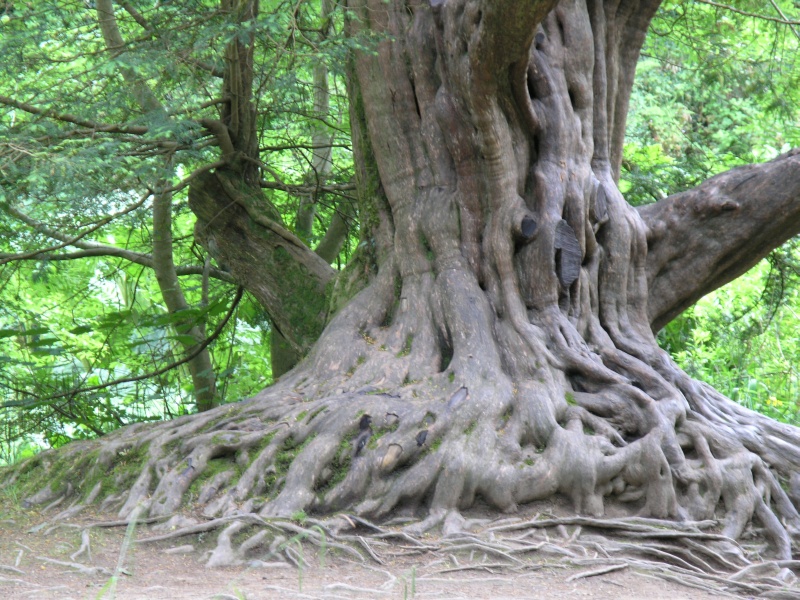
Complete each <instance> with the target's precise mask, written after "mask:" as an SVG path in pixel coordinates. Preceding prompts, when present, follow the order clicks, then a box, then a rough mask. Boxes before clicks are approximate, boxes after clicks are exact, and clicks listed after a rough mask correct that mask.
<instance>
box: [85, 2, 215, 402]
mask: <svg viewBox="0 0 800 600" xmlns="http://www.w3.org/2000/svg"><path fill="white" fill-rule="evenodd" d="M96 6H97V18H98V22H99V24H100V30H101V31H102V34H103V39H104V40H105V44H106V48H107V50H108V51H109V52H110V53H111V54H113V55H116V54H118V53H121V52H124V49H125V42H124V40H123V38H122V35H121V33H120V31H119V28H118V26H117V21H116V17H115V16H114V6H113V3H112V1H111V0H98V1H97V4H96ZM120 71H121V74H122V76H123V78H124V79H125V81H126V83H127V84H128V87H129V89H130V90H131V92H132V93H133V96H134V98H135V99H136V102H137V104H138V105H139V107H140V108H141V110H142V111H143V112H145V113H152V112H156V113H159V114H162V115H163V118H164V119H166V118H167V115H166V111H165V110H164V107H163V106H162V105H161V103H160V102H159V101H158V99H157V98H156V97H155V95H154V94H153V92H152V90H151V89H150V87H149V86H148V85H147V82H146V81H144V80H142V79H141V78H140V77H139V76H138V75H137V74H136V73H135V71H133V70H132V69H130V68H127V67H121V69H120ZM169 162H170V161H169V160H168V161H167V163H168V164H169ZM166 170H167V171H170V168H169V167H167V169H166ZM159 187H161V188H166V187H168V183H167V182H166V180H163V179H162V180H161V181H160V182H159ZM153 272H154V273H155V276H156V281H157V282H158V287H159V290H160V291H161V296H162V298H163V299H164V304H166V306H167V310H168V311H169V313H170V314H172V315H179V314H180V313H181V312H182V311H186V310H188V309H189V304H188V303H187V302H186V297H185V296H184V294H183V290H182V289H181V284H180V280H179V279H178V274H177V271H176V269H175V260H174V257H173V248H172V194H170V193H168V192H161V191H157V192H156V193H155V195H154V200H153ZM174 327H175V331H176V332H177V334H178V337H179V343H180V345H181V347H182V348H183V349H184V351H186V352H187V353H188V352H192V351H193V350H194V348H195V347H196V345H197V344H200V343H202V342H203V340H204V339H205V331H204V330H203V327H202V326H201V325H197V324H196V323H195V320H194V319H180V320H179V321H177V322H176V323H175V324H174ZM187 336H188V338H190V339H187ZM190 340H191V341H190ZM188 366H189V373H190V374H191V377H192V385H193V387H194V392H193V393H194V397H195V402H196V404H197V410H198V411H206V410H209V409H211V408H213V407H214V406H216V405H217V404H218V401H217V390H216V374H215V372H214V367H213V365H212V364H211V355H210V353H209V351H208V350H207V349H204V350H203V351H202V352H200V353H199V354H198V355H197V356H195V357H194V358H192V359H191V360H190V361H189V363H188Z"/></svg>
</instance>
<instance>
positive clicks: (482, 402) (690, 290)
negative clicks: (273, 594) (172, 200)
mask: <svg viewBox="0 0 800 600" xmlns="http://www.w3.org/2000/svg"><path fill="white" fill-rule="evenodd" d="M658 5H659V1H657V0H606V1H600V0H587V1H585V2H583V1H579V0H562V1H560V2H556V1H554V0H542V1H534V2H520V1H518V0H490V1H486V2H480V1H478V0H431V1H430V2H403V1H401V0H391V1H389V2H386V1H384V0H351V1H350V2H349V3H348V9H347V19H348V27H349V29H350V35H353V36H358V35H360V34H361V33H364V32H370V33H371V34H376V35H377V36H378V38H379V39H380V40H381V41H380V42H379V43H378V46H377V48H376V52H366V51H365V52H361V53H356V54H355V55H354V57H353V60H352V64H351V65H350V68H351V81H350V83H351V89H350V93H351V100H352V113H351V127H352V131H353V138H354V139H353V144H354V151H355V155H356V159H357V167H358V177H359V181H358V183H359V193H360V198H361V207H360V211H361V219H362V223H363V228H364V235H363V240H362V243H361V246H360V250H359V253H358V255H357V257H356V258H355V259H354V261H353V264H352V265H351V266H350V268H348V269H347V270H345V271H344V272H343V273H342V274H339V275H338V276H336V277H334V273H333V271H332V270H330V269H329V268H328V267H327V265H325V264H324V261H320V259H319V258H318V257H317V256H316V255H314V254H313V252H311V251H310V250H309V249H308V248H306V247H305V246H304V245H303V244H302V242H301V241H300V240H299V239H297V238H296V237H294V236H293V235H292V234H290V233H289V232H288V231H287V230H286V229H285V228H284V226H282V225H281V224H280V223H279V219H278V217H276V216H269V215H267V216H264V215H263V213H259V204H258V202H259V199H258V197H257V194H255V192H254V191H252V190H253V187H252V186H251V188H250V191H248V192H247V193H243V192H242V191H241V188H237V187H236V186H235V185H233V184H232V183H231V175H230V172H231V171H230V170H228V171H227V172H225V170H222V172H218V173H217V174H214V175H208V176H207V177H203V178H198V180H197V183H196V184H195V186H194V187H193V196H192V202H193V204H192V206H193V209H194V210H195V211H196V212H197V213H198V215H199V218H200V221H199V223H200V225H199V226H198V227H199V229H198V232H199V233H200V234H201V235H199V237H200V238H201V239H203V240H205V241H206V243H209V242H210V241H211V240H213V241H214V247H215V249H214V251H215V252H216V254H217V256H218V257H219V259H220V260H221V261H223V262H224V263H225V264H226V265H228V266H229V268H230V269H231V273H232V274H233V275H234V276H235V277H236V278H238V279H239V281H241V282H242V283H243V284H244V285H247V286H248V287H249V288H250V289H254V290H255V293H257V294H259V298H260V299H261V301H262V302H263V303H264V305H265V306H266V308H267V310H268V311H269V312H270V316H271V318H272V319H273V321H274V322H275V323H276V324H277V325H278V327H279V328H280V330H281V332H282V334H283V335H284V337H285V338H286V339H287V340H288V342H289V343H290V344H291V345H292V347H293V349H294V350H295V351H297V352H300V353H308V354H307V356H306V358H305V360H304V361H303V362H302V363H301V364H300V365H299V366H298V367H296V368H295V369H294V370H293V371H291V372H290V373H288V374H287V375H285V376H284V377H283V378H282V379H281V380H280V382H279V383H277V384H276V385H275V386H273V387H271V388H269V389H266V390H264V391H263V392H262V393H260V394H259V395H257V396H256V397H255V398H252V399H250V400H247V401H243V402H242V403H240V404H238V405H232V406H226V407H221V408H219V409H217V410H214V411H211V412H209V413H206V414H204V415H199V416H192V417H187V418H184V419H179V420H177V421H173V422H170V423H165V424H162V425H158V426H152V427H151V426H148V427H147V428H146V429H145V428H144V427H142V426H136V427H131V428H127V429H125V430H122V431H120V432H118V433H115V434H113V435H111V436H108V438H107V439H105V440H103V441H101V442H94V443H93V444H95V445H96V446H97V447H98V452H99V454H98V455H97V457H96V458H93V459H92V463H91V465H90V468H88V470H87V472H88V473H89V475H86V476H85V477H84V478H83V479H84V481H86V482H90V481H92V477H93V475H91V473H93V472H94V471H95V469H96V467H95V466H93V465H102V466H103V468H109V469H111V473H112V474H113V473H119V475H117V477H118V478H119V480H120V482H121V484H124V485H122V487H123V488H124V489H125V493H124V494H123V495H119V496H117V495H112V494H109V495H108V498H107V499H108V502H109V503H113V502H117V503H118V504H121V505H122V506H121V508H120V513H121V515H122V516H128V515H130V514H131V511H133V509H134V507H136V506H137V505H139V504H144V506H146V508H147V510H148V511H149V513H150V514H151V515H166V514H170V513H172V512H173V511H175V510H176V509H177V508H178V506H179V505H180V504H181V502H182V501H183V500H184V499H185V497H186V495H187V490H189V489H190V486H192V484H193V483H194V482H203V483H202V487H201V489H200V492H199V494H198V496H197V497H196V498H197V499H198V501H199V502H200V503H201V504H202V505H203V506H204V511H205V512H206V514H207V515H209V516H219V515H227V514H234V513H237V512H239V513H241V512H245V513H247V512H257V513H259V514H260V515H262V516H269V515H290V514H292V513H295V512H296V511H300V510H305V511H319V512H332V511H337V510H349V511H353V512H355V513H357V514H359V515H365V516H370V517H375V518H378V517H384V516H386V515H388V514H389V513H391V512H394V511H398V510H407V511H418V512H415V513H414V514H416V515H417V516H418V517H420V518H421V521H420V522H418V523H417V524H416V526H415V528H416V530H424V529H426V528H429V527H431V526H434V525H437V524H439V523H442V522H444V523H445V524H446V529H447V530H451V529H454V528H457V527H458V526H459V524H460V518H459V511H460V510H462V509H465V508H468V507H470V506H472V505H473V504H474V503H475V502H476V501H477V500H479V499H480V500H482V501H484V502H485V503H487V504H488V505H490V506H491V507H493V508H495V509H497V510H499V511H513V510H515V508H516V507H517V506H518V505H520V504H523V503H527V502H531V501H533V500H536V499H542V498H548V497H551V496H554V495H557V494H560V495H562V496H564V497H566V498H568V499H569V501H570V502H571V506H572V507H573V508H574V510H575V511H576V512H578V513H585V514H589V515H595V516H601V515H603V514H604V511H605V509H606V508H607V506H608V505H609V504H614V505H615V506H616V507H617V509H616V510H620V511H623V512H627V513H629V514H639V515H648V516H654V517H663V518H674V519H693V520H701V519H707V518H712V517H714V516H715V515H718V516H719V517H720V518H721V519H722V520H723V523H724V525H723V533H724V534H725V535H727V536H729V537H732V538H737V537H739V536H740V535H741V534H742V532H743V530H744V528H745V526H746V525H747V524H748V522H750V520H751V519H753V518H755V519H756V520H758V521H760V523H761V524H762V525H763V526H764V528H765V529H766V530H767V532H768V534H769V535H770V537H771V539H772V541H773V545H774V548H775V552H776V553H777V554H778V555H779V556H780V557H782V558H790V557H791V534H793V533H795V532H796V531H797V528H798V526H800V516H798V513H797V510H796V508H795V506H794V504H793V502H792V500H791V499H790V497H789V495H787V493H786V492H785V491H784V488H783V487H782V485H781V483H790V482H791V481H792V477H793V474H794V473H795V471H796V470H797V468H798V466H800V450H798V447H799V446H800V431H798V430H797V429H796V428H793V427H790V426H788V425H780V424H778V423H775V422H773V421H771V420H769V419H767V418H765V417H761V416H759V415H756V414H754V413H752V412H750V411H748V410H746V409H744V408H742V407H740V406H738V405H736V404H734V403H732V402H731V401H729V400H727V399H726V398H724V397H722V396H721V395H720V394H718V393H717V392H715V391H714V390H713V389H710V388H709V387H708V386H705V385H703V384H702V383H699V382H696V381H694V380H692V379H691V378H689V377H688V376H687V375H686V374H685V373H683V372H682V371H681V370H680V369H679V368H678V367H677V366H676V365H675V364H674V363H673V362H672V360H671V359H670V358H669V356H668V355H667V354H665V353H664V352H663V351H661V350H660V349H659V348H658V346H657V345H656V342H655V339H654V335H653V333H652V329H653V327H656V328H657V327H659V326H661V325H662V324H663V323H665V322H666V321H667V320H669V318H671V317H672V316H674V315H675V314H677V313H678V312H679V311H680V310H682V309H683V308H685V307H686V306H688V305H689V304H690V303H691V302H693V301H694V300H696V299H697V298H698V297H699V296H700V295H702V294H704V293H707V292H708V291H710V290H711V289H714V288H715V287H717V286H719V285H721V284H722V283H724V282H726V281H728V280H730V279H731V278H733V277H735V276H736V275H738V274H739V273H741V272H742V270H743V269H744V268H746V267H747V266H748V265H749V264H752V263H753V262H754V261H755V260H757V259H758V258H759V257H760V256H762V255H763V254H764V253H765V252H766V251H768V250H769V249H770V248H772V247H774V246H775V245H777V244H779V243H780V242H781V241H783V240H784V239H786V238H787V237H789V236H790V235H792V234H793V233H795V232H797V231H798V230H800V202H797V200H798V198H800V157H798V156H797V155H796V154H791V153H790V154H788V155H785V156H782V157H780V158H778V159H776V160H775V161H773V162H771V163H769V164H767V165H762V166H753V167H746V168H743V169H739V170H735V171H732V172H730V173H727V174H723V175H720V176H718V177H717V178H714V179H712V180H710V181H709V182H707V183H706V184H704V185H703V186H702V187H701V188H698V190H694V191H691V192H687V193H685V194H681V195H678V196H675V197H672V198H669V199H667V200H665V201H663V202H660V203H658V204H656V205H654V206H653V207H648V208H645V209H642V210H638V211H637V210H635V209H634V208H632V207H631V206H629V205H628V204H627V203H626V202H625V200H624V198H623V197H622V195H621V194H620V192H619V190H618V188H617V185H616V181H617V177H618V175H619V166H620V161H621V149H622V140H623V135H624V130H625V115H626V111H627V106H628V99H629V96H630V93H631V86H632V82H633V74H634V68H635V64H636V61H637V58H638V53H639V48H640V47H641V44H642V41H643V39H644V36H645V33H646V30H647V27H648V24H649V21H650V19H651V17H652V16H653V14H654V12H655V10H656V9H657V7H658ZM211 125H212V126H215V125H213V124H211ZM243 151H245V152H246V149H244V150H243ZM229 155H230V156H234V155H235V149H233V148H231V149H229ZM778 181H780V189H779V192H778V191H777V190H775V189H773V188H772V187H770V186H775V185H777V184H776V182H778ZM329 284H332V285H329ZM326 323H327V324H326ZM323 325H326V326H325V327H324V330H323ZM320 331H321V332H322V333H321V335H320ZM317 336H319V338H318V339H317ZM134 451H138V452H140V453H141V457H142V458H143V463H142V464H143V465H144V467H143V469H142V470H141V471H140V472H138V475H137V477H136V478H135V480H128V479H125V477H127V475H124V474H123V471H117V470H115V469H117V467H116V465H119V464H120V463H121V462H124V461H121V459H120V456H129V455H130V454H131V452H134ZM61 456H67V453H66V452H65V453H63V454H62V455H61ZM38 460H39V461H42V462H45V461H49V460H51V459H50V458H48V457H47V456H44V457H41V458H39V459H38ZM59 460H62V459H59ZM64 460H66V459H64ZM214 461H224V462H223V464H227V465H228V466H229V468H227V469H220V468H216V469H210V468H209V465H210V464H211V463H212V462H214ZM219 464H220V463H216V466H219ZM76 468H77V467H76ZM81 472H83V471H81ZM125 473H128V471H125ZM209 473H215V475H214V476H213V477H211V476H210V475H208V474H209ZM84 487H86V485H84ZM789 487H790V488H791V486H789ZM65 489H66V488H64V487H63V486H62V487H61V488H59V487H58V486H56V487H55V489H54V487H53V486H48V487H47V488H45V489H43V490H42V492H41V493H40V494H39V495H37V496H35V497H33V498H32V499H31V501H35V502H43V501H46V500H51V499H53V498H54V497H56V496H57V495H58V494H62V493H65Z"/></svg>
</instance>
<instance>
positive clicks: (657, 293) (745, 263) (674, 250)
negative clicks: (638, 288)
mask: <svg viewBox="0 0 800 600" xmlns="http://www.w3.org/2000/svg"><path fill="white" fill-rule="evenodd" d="M639 214H640V215H641V216H642V218H643V219H644V221H645V223H646V224H647V227H648V235H647V242H648V254H647V277H648V283H649V289H650V297H649V300H648V311H649V316H650V323H651V326H652V328H653V330H654V331H657V330H659V329H661V328H662V327H663V326H664V325H666V324H667V323H669V321H671V320H672V319H673V318H675V317H676V316H677V315H679V314H680V313H681V312H682V311H684V310H685V309H687V308H688V307H690V306H691V305H692V304H694V303H695V302H697V301H698V300H699V299H700V298H702V297H703V296H705V295H706V294H708V293H709V292H711V291H713V290H715V289H717V288H718V287H720V286H722V285H725V284H726V283H728V282H729V281H732V280H733V279H735V278H736V277H739V276H740V275H742V274H743V273H745V272H746V271H747V270H748V269H750V268H751V267H752V266H754V265H755V264H756V263H757V262H758V261H759V260H761V259H762V258H764V257H765V256H766V255H767V254H768V253H769V252H770V251H771V250H773V249H774V248H776V247H778V246H780V245H781V244H782V243H783V242H785V241H786V240H788V239H789V238H790V237H792V236H793V235H795V234H797V233H798V232H800V148H796V149H794V150H792V151H791V152H788V153H787V154H784V155H782V156H779V157H778V158H776V159H775V160H772V161H770V162H768V163H764V164H760V165H748V166H744V167H738V168H736V169H733V170H731V171H727V172H725V173H722V174H720V175H717V176H715V177H712V178H711V179H709V180H708V181H706V182H704V183H703V184H702V185H700V186H698V187H697V188H694V189H692V190H689V191H687V192H682V193H680V194H675V195H672V196H670V197H669V198H665V199H664V200H662V201H660V202H657V203H655V204H650V205H648V206H644V207H641V208H639Z"/></svg>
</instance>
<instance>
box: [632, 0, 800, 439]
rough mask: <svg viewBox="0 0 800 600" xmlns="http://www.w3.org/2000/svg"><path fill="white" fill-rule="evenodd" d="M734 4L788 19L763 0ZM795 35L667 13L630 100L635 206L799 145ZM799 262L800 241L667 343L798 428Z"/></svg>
mask: <svg viewBox="0 0 800 600" xmlns="http://www.w3.org/2000/svg"><path fill="white" fill-rule="evenodd" d="M777 4H778V6H780V7H781V8H782V9H783V10H784V11H785V14H795V13H796V9H795V8H794V6H793V4H792V3H791V2H778V3H777ZM734 6H735V7H736V8H737V9H740V10H742V11H744V12H749V13H759V14H764V15H766V16H771V17H778V16H779V15H778V14H777V13H776V12H767V9H766V8H765V5H764V4H762V3H759V2H737V3H735V4H734ZM697 31H702V32H703V34H702V35H697ZM797 31H798V30H797V27H796V26H795V27H794V28H792V26H789V25H785V24H782V23H778V22H776V21H768V20H764V19H757V18H753V17H751V16H746V15H743V14H737V13H735V12H732V11H730V10H724V9H721V8H719V7H715V6H711V5H708V4H704V3H701V2H689V1H685V0H679V1H671V2H665V3H664V4H663V5H662V9H661V11H660V12H659V14H658V16H657V18H656V19H655V20H654V23H653V25H652V34H651V35H650V36H649V38H648V40H647V41H646V43H645V47H644V49H643V53H642V58H641V59H640V62H639V66H638V69H637V81H636V85H635V87H634V94H633V97H632V99H631V112H630V114H629V118H628V142H627V144H626V146H625V158H624V162H623V173H622V181H621V188H622V190H623V192H624V193H625V196H626V198H627V199H628V201H629V202H631V203H633V204H635V205H641V204H647V203H650V202H655V201H657V200H660V199H661V198H665V197H666V196H668V195H670V194H673V193H676V192H679V191H683V190H685V189H688V188H691V187H694V186H696V185H698V184H699V183H700V182H701V181H703V180H705V179H707V178H708V177H710V176H712V175H715V174H716V173H719V172H721V171H725V170H727V169H730V168H732V167H734V166H737V165H740V164H747V163H752V162H760V161H765V160H769V159H771V158H774V157H775V156H777V155H778V154H780V153H782V152H786V151H787V150H789V149H790V148H791V147H796V146H798V145H800V85H798V84H800V64H798V60H800V59H799V58H798V56H800V55H798V48H800V42H799V41H798V39H799V38H798V33H797ZM799 265H800V255H798V241H797V240H796V239H795V240H792V241H791V242H790V243H788V244H787V245H786V246H784V247H783V248H780V249H778V250H776V251H775V252H773V253H772V254H771V255H770V256H769V258H767V259H765V260H764V261H762V263H760V264H759V265H758V266H757V267H756V268H754V269H753V270H752V271H751V272H750V273H748V274H747V275H745V276H743V277H741V278H739V279H737V280H735V281H733V282H731V283H730V284H729V285H727V286H725V287H724V288H722V289H720V290H717V291H716V292H714V293H712V294H710V295H709V296H707V297H706V298H703V299H702V300H701V301H700V302H699V303H698V304H697V305H695V306H694V307H692V308H690V309H689V310H687V311H686V312H685V313H684V314H682V315H681V316H679V317H678V318H677V319H675V320H674V321H672V322H671V323H669V324H668V325H667V326H666V327H665V328H664V329H663V330H662V331H661V332H660V334H659V341H660V343H661V345H662V346H663V347H664V348H665V349H666V350H668V351H669V352H670V353H671V354H672V355H673V357H674V358H675V360H676V361H677V362H678V364H679V365H680V366H681V367H682V368H683V369H684V370H686V371H687V372H688V373H689V374H690V375H692V376H693V377H695V378H697V379H700V380H702V381H706V382H708V383H709V384H711V385H712V386H714V387H715V388H716V389H718V390H719V391H721V392H722V393H724V394H726V395H727V396H729V397H730V398H732V399H734V400H737V401H739V402H740V403H742V404H744V405H746V406H748V407H750V408H752V409H754V410H758V411H760V412H763V413H765V414H767V415H769V416H771V417H774V418H776V419H779V420H782V421H788V422H792V423H798V416H797V412H798V405H797V401H798V399H800V387H798V383H799V382H798V372H797V368H796V365H797V364H798V360H797V359H798V351H800V346H798V341H799V340H800V324H799V323H798V319H797V314H798V312H799V311H800V308H799V307H800V305H798V295H797V294H798V273H800V271H798V266H799Z"/></svg>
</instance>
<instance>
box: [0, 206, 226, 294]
mask: <svg viewBox="0 0 800 600" xmlns="http://www.w3.org/2000/svg"><path fill="white" fill-rule="evenodd" d="M148 196H149V194H148ZM5 211H6V213H7V214H9V215H10V216H12V217H14V218H15V219H17V220H19V221H21V222H23V223H25V224H26V225H28V226H30V227H31V228H33V229H35V230H36V231H37V232H39V233H43V234H44V235H46V236H47V237H49V238H52V239H54V240H59V241H61V242H62V243H61V244H58V245H54V246H51V247H49V248H43V249H41V250H37V251H33V252H25V253H18V254H11V253H0V265H3V264H5V263H9V262H13V261H17V260H77V259H81V258H89V257H97V256H113V257H116V258H123V259H125V260H127V261H130V262H132V263H135V264H137V265H142V266H143V267H148V268H150V269H153V268H154V265H153V257H152V256H151V255H150V254H147V253H145V252H135V251H133V250H128V249H126V248H117V247H116V246H108V245H106V244H100V243H98V242H85V241H80V240H81V238H82V237H84V236H85V235H86V233H89V232H91V231H93V230H94V229H96V228H93V229H91V230H89V232H85V233H82V234H80V235H78V236H69V235H66V234H64V233H61V232H60V231H58V230H56V229H53V228H51V227H48V226H47V225H46V224H44V223H42V222H41V221H37V220H36V219H33V218H31V217H30V216H28V215H26V214H25V213H23V212H22V211H20V210H18V209H16V208H14V207H12V206H7V207H5ZM125 212H129V211H128V210H126V211H125ZM122 214H124V213H122ZM116 216H119V214H118V215H116ZM101 223H102V222H101ZM102 224H103V225H104V224H105V223H102ZM66 246H73V247H75V248H80V250H81V251H80V252H70V253H67V254H51V252H52V251H53V250H56V249H59V248H63V247H66ZM176 271H177V274H178V275H181V276H184V275H202V274H203V265H181V266H177V267H176ZM209 275H210V276H211V277H214V278H215V279H219V280H220V281H225V282H227V283H235V282H234V280H233V277H231V275H230V274H229V273H226V272H225V271H221V270H220V269H211V270H210V271H209Z"/></svg>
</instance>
